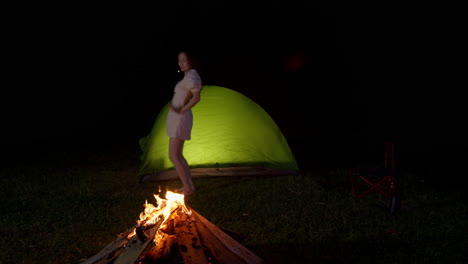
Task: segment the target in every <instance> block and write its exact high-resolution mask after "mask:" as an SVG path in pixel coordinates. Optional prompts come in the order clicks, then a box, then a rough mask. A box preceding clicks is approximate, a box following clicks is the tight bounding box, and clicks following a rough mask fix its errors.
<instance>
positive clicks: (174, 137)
mask: <svg viewBox="0 0 468 264" xmlns="http://www.w3.org/2000/svg"><path fill="white" fill-rule="evenodd" d="M190 55H191V54H189V53H187V52H186V51H182V52H180V53H179V54H178V63H179V68H180V70H181V71H182V72H184V78H183V79H182V80H181V81H179V82H178V83H177V84H176V86H175V88H174V96H173V97H172V100H171V102H170V103H169V107H170V110H169V112H168V114H167V120H166V122H167V135H168V136H169V137H170V139H169V158H170V159H171V161H172V163H173V164H174V167H175V169H176V171H177V174H178V175H179V178H180V180H181V181H182V184H183V187H182V188H180V189H178V190H177V192H180V193H182V194H184V195H185V196H187V195H190V194H192V193H193V192H194V191H195V186H194V184H193V182H192V176H191V175H190V168H189V166H188V163H187V160H185V158H184V156H183V155H182V149H183V146H184V142H185V140H189V139H190V134H191V130H192V122H193V116H192V110H191V109H192V107H193V106H195V105H196V104H197V103H198V102H199V101H200V91H201V78H200V75H199V74H198V72H197V70H196V69H195V68H194V66H195V61H194V58H193V57H191V56H190Z"/></svg>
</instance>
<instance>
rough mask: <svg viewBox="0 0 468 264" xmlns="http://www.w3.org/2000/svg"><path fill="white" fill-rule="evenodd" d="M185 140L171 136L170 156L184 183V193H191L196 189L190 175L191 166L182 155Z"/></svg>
mask: <svg viewBox="0 0 468 264" xmlns="http://www.w3.org/2000/svg"><path fill="white" fill-rule="evenodd" d="M184 142H185V141H184V140H182V139H178V138H170V141H169V158H170V159H171V161H172V163H173V164H174V167H175V169H176V171H177V174H178V175H179V178H180V180H181V181H182V184H183V193H184V194H185V195H190V194H192V193H193V192H194V191H195V186H194V184H193V182H192V176H191V175H190V168H189V166H188V163H187V161H186V160H185V158H184V156H183V155H182V149H183V146H184Z"/></svg>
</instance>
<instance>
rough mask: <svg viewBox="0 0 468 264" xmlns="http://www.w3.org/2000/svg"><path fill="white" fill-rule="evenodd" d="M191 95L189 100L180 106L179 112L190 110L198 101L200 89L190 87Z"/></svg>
mask: <svg viewBox="0 0 468 264" xmlns="http://www.w3.org/2000/svg"><path fill="white" fill-rule="evenodd" d="M190 92H191V94H192V96H191V97H190V100H189V101H188V102H187V103H186V104H185V105H184V106H182V108H181V109H180V111H179V113H181V114H182V113H183V112H185V111H187V110H190V109H191V108H192V107H194V106H195V105H196V104H197V103H198V102H200V90H198V89H191V90H190Z"/></svg>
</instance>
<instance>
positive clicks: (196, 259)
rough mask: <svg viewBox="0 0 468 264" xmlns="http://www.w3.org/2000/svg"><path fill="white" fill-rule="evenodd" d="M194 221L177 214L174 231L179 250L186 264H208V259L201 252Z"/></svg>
mask: <svg viewBox="0 0 468 264" xmlns="http://www.w3.org/2000/svg"><path fill="white" fill-rule="evenodd" d="M195 222H196V220H195V219H194V218H192V217H191V216H190V215H187V214H184V213H182V214H180V213H179V214H177V215H176V217H175V221H174V230H175V234H176V236H177V243H178V245H179V250H180V253H181V255H182V258H183V259H184V262H185V263H186V264H205V263H206V264H208V257H207V256H206V255H205V252H204V251H203V247H202V245H201V243H200V237H199V236H198V231H197V228H196V226H195Z"/></svg>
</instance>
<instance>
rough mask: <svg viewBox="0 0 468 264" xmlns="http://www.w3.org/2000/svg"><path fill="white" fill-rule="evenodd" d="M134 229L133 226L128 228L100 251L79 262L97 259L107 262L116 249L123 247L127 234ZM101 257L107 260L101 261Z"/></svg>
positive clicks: (88, 262)
mask: <svg viewBox="0 0 468 264" xmlns="http://www.w3.org/2000/svg"><path fill="white" fill-rule="evenodd" d="M134 229H135V227H132V228H130V229H128V230H127V231H126V232H124V233H123V234H121V235H120V236H119V237H118V238H117V239H116V240H114V241H113V242H111V243H110V244H109V245H107V246H106V247H105V248H103V249H102V250H101V251H99V252H98V253H97V254H96V255H94V256H92V257H91V258H89V259H87V260H85V261H84V262H81V264H93V263H98V261H100V263H108V262H109V261H111V260H112V259H113V256H112V255H117V254H116V253H117V252H116V251H118V250H119V249H121V248H123V247H124V246H125V245H126V244H127V243H128V239H127V236H128V234H130V233H131V232H133V230H134ZM102 259H106V260H108V261H107V262H106V261H105V262H102V261H101V260H102Z"/></svg>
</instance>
